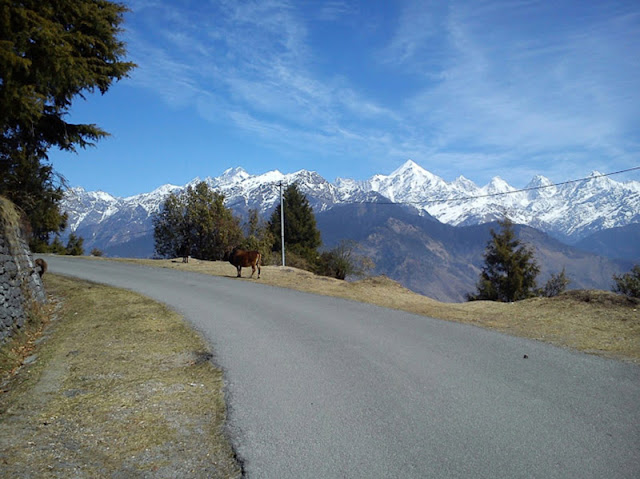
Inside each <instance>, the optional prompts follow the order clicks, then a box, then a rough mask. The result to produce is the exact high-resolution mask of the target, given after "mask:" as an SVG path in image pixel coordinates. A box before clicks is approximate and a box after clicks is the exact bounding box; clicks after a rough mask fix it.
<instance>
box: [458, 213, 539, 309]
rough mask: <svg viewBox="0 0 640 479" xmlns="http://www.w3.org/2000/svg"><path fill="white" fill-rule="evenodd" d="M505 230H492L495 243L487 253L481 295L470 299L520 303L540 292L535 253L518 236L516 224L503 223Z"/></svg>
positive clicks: (472, 295)
mask: <svg viewBox="0 0 640 479" xmlns="http://www.w3.org/2000/svg"><path fill="white" fill-rule="evenodd" d="M498 224H499V225H500V226H501V231H500V232H499V233H496V232H495V231H494V230H493V229H492V230H491V240H489V242H488V243H487V247H486V249H485V253H484V266H483V268H482V273H480V279H479V280H478V283H477V285H476V287H477V292H476V293H475V294H469V295H468V296H467V299H469V301H474V300H482V299H485V300H491V301H504V302H510V301H518V300H521V299H526V298H530V297H532V296H535V295H536V293H537V286H536V277H537V276H538V274H539V273H540V268H539V267H538V264H537V263H536V261H535V259H534V257H533V250H532V249H531V248H530V247H529V246H527V245H525V244H522V242H521V241H520V240H519V239H518V238H517V237H516V234H515V231H514V228H513V223H512V222H511V220H509V219H508V218H505V219H504V220H502V221H499V222H498Z"/></svg>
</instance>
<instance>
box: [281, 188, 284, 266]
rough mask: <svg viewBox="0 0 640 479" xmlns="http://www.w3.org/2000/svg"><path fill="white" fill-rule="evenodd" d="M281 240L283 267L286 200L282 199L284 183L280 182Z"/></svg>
mask: <svg viewBox="0 0 640 479" xmlns="http://www.w3.org/2000/svg"><path fill="white" fill-rule="evenodd" d="M280 239H281V241H282V266H284V200H283V198H282V181H281V182H280Z"/></svg>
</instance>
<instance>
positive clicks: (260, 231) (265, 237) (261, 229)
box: [241, 209, 274, 264]
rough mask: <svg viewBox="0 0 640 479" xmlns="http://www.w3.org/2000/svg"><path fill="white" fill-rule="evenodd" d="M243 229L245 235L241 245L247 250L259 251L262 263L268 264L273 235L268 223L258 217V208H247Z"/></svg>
mask: <svg viewBox="0 0 640 479" xmlns="http://www.w3.org/2000/svg"><path fill="white" fill-rule="evenodd" d="M245 229H246V236H245V238H244V241H243V242H242V244H241V247H242V248H244V249H247V250H256V251H260V253H261V254H262V261H263V264H268V263H267V262H268V261H269V257H270V255H271V248H272V246H273V242H274V237H273V234H272V233H271V231H270V230H269V224H268V223H267V222H266V221H264V220H262V219H261V218H260V215H259V213H258V210H256V209H250V210H249V218H248V219H247V223H246V224H245Z"/></svg>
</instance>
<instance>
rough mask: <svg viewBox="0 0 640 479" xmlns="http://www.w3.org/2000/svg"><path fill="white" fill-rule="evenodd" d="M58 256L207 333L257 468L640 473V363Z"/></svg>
mask: <svg viewBox="0 0 640 479" xmlns="http://www.w3.org/2000/svg"><path fill="white" fill-rule="evenodd" d="M48 261H49V267H50V271H51V272H53V273H60V274H65V275H72V276H77V277H81V278H85V279H89V280H93V281H99V282H102V283H106V284H111V285H115V286H120V287H123V288H128V289H131V290H135V291H138V292H140V293H143V294H145V295H147V296H149V297H152V298H155V299H157V300H160V301H162V302H164V303H166V304H168V305H169V306H171V307H172V308H174V309H175V310H177V311H178V312H180V313H181V314H183V315H184V316H185V317H186V319H187V320H188V321H190V322H191V324H193V326H194V327H195V328H196V329H197V330H198V331H200V332H201V333H202V334H203V335H204V337H205V338H206V339H207V340H208V341H209V343H210V344H211V347H212V348H213V350H214V351H215V353H216V358H215V360H216V361H217V363H218V364H219V365H220V366H222V368H223V369H224V371H225V379H226V386H227V390H228V403H229V407H230V418H229V422H230V426H229V429H230V436H231V440H232V442H233V444H234V446H235V448H236V450H237V452H238V454H239V456H240V457H241V458H242V459H243V460H244V465H245V470H246V474H247V477H250V478H274V479H284V478H297V479H300V478H491V479H495V478H509V479H513V478H581V479H582V478H607V479H613V478H630V479H631V478H634V479H637V478H640V414H639V412H640V367H638V366H635V365H631V364H625V363H621V362H617V361H610V360H603V359H600V358H596V357H593V356H588V355H584V354H578V353H574V352H571V351H567V350H563V349H559V348H555V347H552V346H549V345H546V344H543V343H539V342H535V341H528V340H523V339H518V338H513V337H509V336H505V335H502V334H497V333H493V332H490V331H485V330H482V329H479V328H475V327H471V326H467V325H461V324H456V323H450V322H445V321H439V320H434V319H430V318H425V317H420V316H415V315H411V314H406V313H402V312H398V311H392V310H387V309H383V308H379V307H375V306H371V305H367V304H360V303H356V302H351V301H344V300H340V299H333V298H327V297H321V296H315V295H310V294H303V293H299V292H295V291H289V290H283V289H278V288H274V287H270V286H267V285H264V284H260V282H258V281H252V282H246V281H237V280H234V279H228V278H218V277H211V276H204V275H197V274H192V273H184V272H180V271H172V270H167V269H153V268H149V267H141V266H133V265H127V264H120V263H114V262H103V261H87V260H81V259H78V258H62V257H51V258H48ZM229 272H230V274H232V273H233V267H231V266H230V267H229ZM525 354H527V355H528V359H524V358H523V356H524V355H525Z"/></svg>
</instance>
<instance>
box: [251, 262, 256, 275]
mask: <svg viewBox="0 0 640 479" xmlns="http://www.w3.org/2000/svg"><path fill="white" fill-rule="evenodd" d="M255 272H256V265H255V264H252V265H251V278H253V275H254V274H255Z"/></svg>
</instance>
